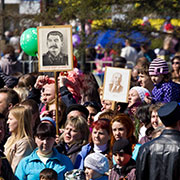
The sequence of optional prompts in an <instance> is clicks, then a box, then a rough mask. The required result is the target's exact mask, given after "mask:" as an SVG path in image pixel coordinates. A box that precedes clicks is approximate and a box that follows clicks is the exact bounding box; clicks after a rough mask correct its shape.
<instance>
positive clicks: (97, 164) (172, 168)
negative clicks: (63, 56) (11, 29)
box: [0, 39, 180, 180]
mask: <svg viewBox="0 0 180 180" xmlns="http://www.w3.org/2000/svg"><path fill="white" fill-rule="evenodd" d="M166 40H167V39H166ZM171 40H172V39H171ZM171 47H172V46H169V52H171V55H170V56H169V59H168V60H167V59H166V57H165V56H163V57H162V56H160V54H156V53H155V51H154V50H152V49H150V47H149V45H148V44H147V43H143V44H142V45H141V47H140V51H139V52H137V50H136V49H135V48H134V47H132V46H131V41H130V40H129V39H127V40H126V42H125V47H124V48H122V49H121V53H117V52H114V51H109V50H106V51H105V52H106V53H105V55H104V56H102V51H99V49H98V51H97V52H96V53H95V54H96V55H95V56H96V57H95V56H94V55H93V54H91V53H92V52H91V51H89V52H88V53H87V55H89V57H90V55H91V58H92V57H94V58H95V59H96V58H98V61H96V60H95V61H96V63H95V65H96V67H95V72H96V73H97V72H101V73H102V72H103V68H104V67H105V66H113V67H116V68H127V62H132V64H133V67H132V77H131V82H130V89H129V91H128V102H114V101H110V100H105V99H103V90H104V89H103V87H102V86H100V85H99V84H98V83H97V79H96V78H95V76H94V74H93V73H92V72H91V71H88V72H81V70H80V69H78V67H74V69H73V70H72V71H68V72H67V73H59V74H58V79H57V81H58V82H57V86H58V88H57V89H58V90H57V91H56V86H55V81H56V80H55V79H54V77H51V76H48V75H47V74H42V73H41V74H40V73H28V74H25V75H23V74H22V73H21V72H20V70H19V69H18V68H19V67H20V66H19V65H18V61H17V60H12V62H13V63H14V62H16V63H14V64H16V66H17V67H18V68H17V69H16V68H15V66H12V64H11V65H10V66H9V68H8V69H7V68H3V65H2V63H1V61H2V62H3V61H4V59H5V58H6V56H7V57H8V58H9V59H10V57H11V58H15V57H16V55H15V49H13V47H12V45H7V46H6V48H7V49H6V51H7V53H5V51H4V56H3V57H2V58H1V60H0V67H1V71H0V177H1V178H2V179H5V180H13V179H18V180H26V179H27V180H32V179H33V180H36V179H37V180H38V179H40V180H57V179H58V180H62V179H65V180H70V179H71V180H72V179H74V180H78V179H81V180H108V179H109V180H120V179H128V180H136V179H137V180H161V179H162V180H178V179H180V171H179V166H180V154H179V151H180V117H179V114H180V105H179V102H180V72H179V71H180V55H179V53H178V52H176V53H173V52H172V51H171V50H170V48H171ZM99 48H101V47H99ZM166 50H167V49H166ZM173 50H174V51H175V49H173ZM98 52H99V54H98ZM16 53H17V52H16ZM110 54H111V55H112V56H111V57H110V58H108V57H109V55H110ZM8 58H6V60H9V59H8ZM86 58H87V57H86ZM101 59H102V61H103V62H104V61H108V63H109V62H110V61H112V63H109V64H108V63H107V64H106V65H103V64H101V66H100V64H99V60H101ZM115 75H116V77H114V78H117V79H119V81H117V82H120V80H121V78H122V77H121V76H120V75H119V74H115ZM121 88H123V87H121ZM56 93H57V94H56ZM110 93H115V94H116V93H120V91H113V90H112V91H110ZM56 95H57V96H56ZM56 98H57V99H56ZM56 100H58V103H57V101H56ZM56 110H58V113H57V112H56ZM57 117H58V118H57Z"/></svg>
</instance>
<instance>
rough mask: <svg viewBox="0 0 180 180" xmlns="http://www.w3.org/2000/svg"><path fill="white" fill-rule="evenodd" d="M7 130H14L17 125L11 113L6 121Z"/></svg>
mask: <svg viewBox="0 0 180 180" xmlns="http://www.w3.org/2000/svg"><path fill="white" fill-rule="evenodd" d="M7 124H8V127H9V132H11V133H12V132H16V131H17V127H18V121H17V119H16V118H15V117H14V116H13V115H12V113H11V112H10V113H9V116H8V121H7Z"/></svg>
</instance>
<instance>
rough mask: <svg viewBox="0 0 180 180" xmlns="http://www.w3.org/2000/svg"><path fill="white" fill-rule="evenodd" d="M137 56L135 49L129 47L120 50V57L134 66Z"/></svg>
mask: <svg viewBox="0 0 180 180" xmlns="http://www.w3.org/2000/svg"><path fill="white" fill-rule="evenodd" d="M137 55H138V54H137V51H136V49H135V48H133V47H131V46H126V47H124V48H122V49H121V56H122V57H124V58H125V59H126V60H127V61H131V62H134V64H136V59H137Z"/></svg>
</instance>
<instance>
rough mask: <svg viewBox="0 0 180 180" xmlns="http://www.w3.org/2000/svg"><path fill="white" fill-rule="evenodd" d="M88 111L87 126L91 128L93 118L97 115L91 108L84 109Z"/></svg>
mask: <svg viewBox="0 0 180 180" xmlns="http://www.w3.org/2000/svg"><path fill="white" fill-rule="evenodd" d="M86 108H87V109H88V111H89V116H88V119H87V120H88V121H87V122H88V126H91V124H92V122H93V121H94V116H95V115H96V114H97V110H96V109H95V108H93V107H91V106H87V107H86Z"/></svg>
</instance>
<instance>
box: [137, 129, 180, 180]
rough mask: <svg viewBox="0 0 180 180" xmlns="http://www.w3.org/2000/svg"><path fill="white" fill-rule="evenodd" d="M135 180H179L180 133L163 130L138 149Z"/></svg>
mask: <svg viewBox="0 0 180 180" xmlns="http://www.w3.org/2000/svg"><path fill="white" fill-rule="evenodd" d="M136 178H137V180H180V131H177V130H167V129H166V130H164V131H163V132H162V134H161V135H160V136H159V137H158V138H156V139H154V140H152V141H150V142H148V143H145V144H144V145H142V146H141V147H140V150H139V153H138V157H137V160H136Z"/></svg>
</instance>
